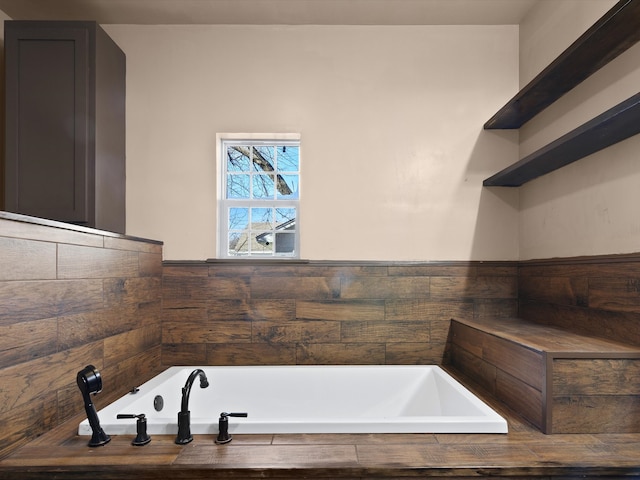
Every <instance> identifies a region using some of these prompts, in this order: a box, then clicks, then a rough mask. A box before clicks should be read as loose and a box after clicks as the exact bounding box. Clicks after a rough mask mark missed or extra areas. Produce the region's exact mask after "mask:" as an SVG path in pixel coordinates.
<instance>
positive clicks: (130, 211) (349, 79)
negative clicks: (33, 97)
mask: <svg viewBox="0 0 640 480" xmlns="http://www.w3.org/2000/svg"><path fill="white" fill-rule="evenodd" d="M104 28H105V30H107V32H108V33H109V34H110V35H111V36H112V38H113V39H114V40H115V41H116V42H117V43H118V44H119V45H120V46H121V48H122V49H123V50H124V51H125V53H126V55H127V89H128V90H127V232H128V233H129V234H131V235H138V236H142V237H146V238H154V239H160V240H162V241H164V242H165V243H164V245H165V247H164V255H165V259H172V260H176V259H179V260H186V259H195V260H201V259H205V258H210V257H215V256H216V245H215V237H216V206H215V204H216V192H215V186H216V169H215V165H216V162H215V151H216V149H215V138H216V134H217V133H223V132H233V133H236V132H247V133H255V132H277V133H280V132H290V133H299V134H300V135H301V142H302V165H303V167H302V180H301V222H300V224H301V230H302V233H301V243H302V247H301V256H302V257H303V258H307V259H313V260H334V259H335V260H342V259H349V260H465V259H475V260H492V259H500V260H514V259H517V258H518V238H517V228H518V219H517V215H518V191H517V190H509V189H503V190H488V189H483V188H482V187H481V185H482V180H483V179H484V178H486V177H488V176H489V175H491V174H493V173H495V172H496V171H498V170H500V169H501V168H504V167H505V166H506V165H508V164H510V163H513V162H514V161H515V160H516V159H517V154H518V143H517V138H518V135H517V132H484V131H483V130H482V125H483V123H484V122H485V121H486V120H487V119H488V118H489V117H490V116H491V115H493V113H495V111H496V110H497V109H498V108H499V107H500V106H501V105H502V104H504V103H505V102H506V101H507V100H508V99H509V98H510V96H511V95H513V93H515V91H516V90H517V88H518V27H517V26H426V27H351V26H339V27H329V26H304V27H285V26H133V25H106V26H105V27H104Z"/></svg>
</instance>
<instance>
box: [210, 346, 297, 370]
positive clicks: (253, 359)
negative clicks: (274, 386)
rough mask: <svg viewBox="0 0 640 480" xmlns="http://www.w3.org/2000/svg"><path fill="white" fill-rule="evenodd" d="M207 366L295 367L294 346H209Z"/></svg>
mask: <svg viewBox="0 0 640 480" xmlns="http://www.w3.org/2000/svg"><path fill="white" fill-rule="evenodd" d="M206 364H207V365H295V364H296V347H295V346H294V345H275V346H274V345H270V344H268V343H249V344H240V343H238V344H207V362H206Z"/></svg>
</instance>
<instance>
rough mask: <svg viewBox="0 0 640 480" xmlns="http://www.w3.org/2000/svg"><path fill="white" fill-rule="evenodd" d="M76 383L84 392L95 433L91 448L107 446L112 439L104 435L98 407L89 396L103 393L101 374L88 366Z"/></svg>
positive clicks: (91, 366) (81, 372) (85, 403)
mask: <svg viewBox="0 0 640 480" xmlns="http://www.w3.org/2000/svg"><path fill="white" fill-rule="evenodd" d="M76 381H77V383H78V388H79V389H80V392H82V398H83V399H84V409H85V411H86V412H87V419H88V420H89V425H91V430H92V431H93V434H92V435H91V440H90V441H89V446H90V447H99V446H101V445H105V444H107V443H109V441H110V440H111V437H109V435H107V434H106V433H104V430H102V427H100V420H99V419H98V413H97V412H96V407H95V406H94V405H93V402H92V401H91V396H90V395H89V394H91V393H92V394H94V395H95V394H96V393H100V392H101V391H102V377H101V376H100V372H98V370H96V367H94V366H93V365H87V366H86V367H84V368H83V369H82V370H80V371H79V372H78V376H77V377H76Z"/></svg>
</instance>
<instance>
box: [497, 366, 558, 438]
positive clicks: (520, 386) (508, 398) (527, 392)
mask: <svg viewBox="0 0 640 480" xmlns="http://www.w3.org/2000/svg"><path fill="white" fill-rule="evenodd" d="M496 397H497V398H499V399H500V400H501V401H503V402H504V403H506V404H507V405H509V406H510V407H511V408H512V409H514V410H515V411H517V412H518V413H519V414H520V415H522V416H523V417H524V418H526V419H527V420H529V421H530V422H531V423H533V424H534V425H535V426H536V427H538V428H540V429H543V427H544V420H545V419H544V416H543V409H542V406H543V397H542V393H541V392H540V391H539V390H536V389H535V388H533V387H531V386H530V385H528V384H526V383H525V382H523V381H522V380H519V379H518V378H515V377H512V376H511V375H509V374H507V373H505V372H503V371H502V370H500V369H496ZM548 427H549V426H547V428H548Z"/></svg>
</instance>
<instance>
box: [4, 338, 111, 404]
mask: <svg viewBox="0 0 640 480" xmlns="http://www.w3.org/2000/svg"><path fill="white" fill-rule="evenodd" d="M102 358H103V349H102V344H101V343H99V342H98V343H90V344H86V345H83V346H81V347H78V348H74V349H72V350H65V351H63V352H59V353H55V354H53V355H48V356H46V357H42V358H38V359H35V360H32V361H30V362H26V363H21V364H18V365H14V366H11V367H7V368H3V369H0V385H4V386H6V387H7V388H2V389H1V390H0V413H2V414H4V413H5V412H8V411H9V410H12V409H14V408H16V407H18V406H20V405H24V404H26V403H29V402H30V401H31V400H32V399H33V398H37V397H38V396H39V395H42V393H43V392H50V391H52V390H57V389H59V388H63V387H65V386H66V385H69V384H74V383H75V381H76V375H77V372H78V370H80V369H81V368H82V367H83V366H84V365H87V364H89V363H92V364H93V365H95V366H96V368H98V369H100V368H101V367H102ZM25 372H29V374H28V375H25Z"/></svg>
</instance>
